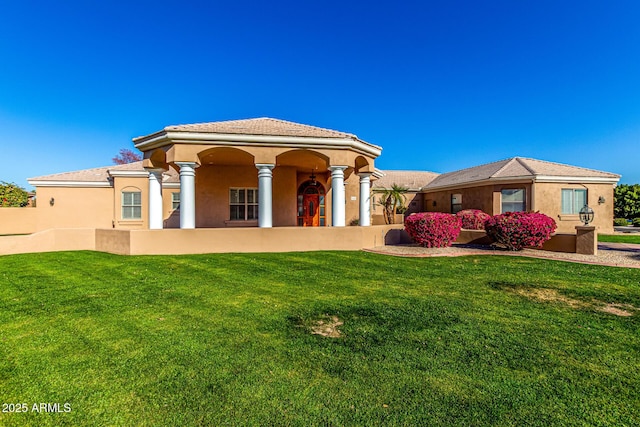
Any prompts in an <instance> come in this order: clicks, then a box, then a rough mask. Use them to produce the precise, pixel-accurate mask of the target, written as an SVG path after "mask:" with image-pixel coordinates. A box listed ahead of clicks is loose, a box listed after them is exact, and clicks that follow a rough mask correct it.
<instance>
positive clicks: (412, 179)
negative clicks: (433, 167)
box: [371, 170, 438, 190]
mask: <svg viewBox="0 0 640 427" xmlns="http://www.w3.org/2000/svg"><path fill="white" fill-rule="evenodd" d="M382 172H383V173H384V176H383V177H381V178H378V179H377V180H375V181H373V183H372V185H371V187H372V188H374V189H386V188H391V186H392V185H393V184H396V185H400V186H402V187H406V188H409V189H411V190H419V189H421V188H422V187H424V186H425V185H427V184H428V183H430V182H431V181H433V180H434V179H435V178H436V177H437V176H438V174H437V173H435V172H422V171H395V170H391V171H382Z"/></svg>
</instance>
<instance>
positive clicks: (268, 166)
mask: <svg viewBox="0 0 640 427" xmlns="http://www.w3.org/2000/svg"><path fill="white" fill-rule="evenodd" d="M275 167H276V165H274V164H273V163H256V168H257V169H269V170H271V169H273V168H275Z"/></svg>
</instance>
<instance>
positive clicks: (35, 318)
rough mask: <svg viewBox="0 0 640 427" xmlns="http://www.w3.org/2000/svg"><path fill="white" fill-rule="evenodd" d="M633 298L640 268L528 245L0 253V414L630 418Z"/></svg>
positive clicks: (309, 421)
mask: <svg viewBox="0 0 640 427" xmlns="http://www.w3.org/2000/svg"><path fill="white" fill-rule="evenodd" d="M605 303H617V304H624V305H625V306H622V307H619V308H622V309H625V310H626V311H628V312H630V313H634V315H633V316H630V317H622V316H618V315H614V314H609V313H606V312H603V311H601V310H600V309H601V308H602V307H603V306H604V305H605ZM634 307H635V308H637V307H640V270H638V269H624V268H609V267H602V266H592V265H581V264H573V263H562V262H556V261H546V260H535V259H527V258H521V257H500V256H478V257H461V258H422V259H421V258H394V257H385V256H381V255H376V254H369V253H364V252H318V253H298V254H259V255H256V254H243V255H234V254H229V255H194V256H163V257H161V256H139V257H124V256H116V255H109V254H102V253H93V252H75V253H71V252H66V253H49V254H30V255H12V256H3V257H0V324H1V325H2V329H1V335H0V400H1V401H2V402H3V403H20V404H21V403H25V404H27V407H28V412H27V413H7V412H4V413H0V425H3V426H27V425H33V426H43V425H70V426H81V425H100V426H101V425H109V426H133V425H136V426H182V425H212V426H221V425H295V426H314V425H322V426H326V425H336V426H343V425H366V426H374V425H407V426H415V425H424V426H438V425H442V426H451V425H454V426H455V425H464V426H469V425H473V426H476V425H514V426H521V425H527V426H535V425H538V426H549V425H563V426H564V425H601V426H605V425H610V426H625V425H627V426H629V425H637V423H638V420H640V333H639V331H640V312H638V311H636V310H635V308H634ZM334 316H335V317H336V318H337V319H338V320H339V321H341V322H343V323H344V324H343V325H341V326H340V327H339V328H338V330H339V331H340V332H341V334H342V335H341V336H340V337H338V338H330V337H324V336H321V335H316V334H312V333H311V331H312V329H313V328H314V327H315V326H316V325H317V322H318V321H320V320H322V321H325V322H328V321H331V319H332V318H333V317H334ZM40 403H59V404H60V409H61V410H64V404H65V403H67V404H69V406H68V408H70V409H71V412H68V413H39V412H34V411H33V405H34V404H36V405H38V404H40ZM11 408H12V407H11V406H9V405H5V406H4V407H3V409H4V410H5V411H6V410H10V409H11Z"/></svg>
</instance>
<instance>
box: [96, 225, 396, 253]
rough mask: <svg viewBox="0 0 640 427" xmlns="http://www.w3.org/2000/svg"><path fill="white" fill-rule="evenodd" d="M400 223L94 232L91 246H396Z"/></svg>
mask: <svg viewBox="0 0 640 427" xmlns="http://www.w3.org/2000/svg"><path fill="white" fill-rule="evenodd" d="M402 228H403V226H402V225H385V226H371V227H335V228H334V227H274V228H235V229H225V228H210V229H203V228H200V229H192V230H180V229H177V230H109V229H107V230H96V235H95V236H96V243H95V248H96V250H98V251H102V252H111V253H116V254H123V255H142V254H146V255H168V254H197V253H229V252H301V251H319V250H360V249H363V248H373V247H375V246H383V245H385V244H397V243H402V242H403V239H405V240H406V238H405V237H404V236H405V235H404V232H403V230H402Z"/></svg>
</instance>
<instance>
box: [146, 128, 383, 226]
mask: <svg viewBox="0 0 640 427" xmlns="http://www.w3.org/2000/svg"><path fill="white" fill-rule="evenodd" d="M134 143H135V144H136V147H137V148H138V149H140V150H141V151H142V152H143V153H144V163H143V165H144V167H145V169H146V170H147V171H148V173H149V200H148V207H149V208H148V215H149V221H148V222H149V228H150V229H161V228H165V227H167V226H168V224H169V223H170V221H167V220H168V218H166V217H164V213H163V204H166V201H164V200H163V191H162V188H163V174H164V173H165V172H167V171H168V170H169V168H172V169H173V170H175V171H176V172H177V173H178V174H179V208H178V209H176V210H175V211H174V212H172V215H173V217H174V218H173V220H174V221H173V224H176V225H179V228H181V229H193V228H228V227H256V226H257V227H259V228H271V227H296V226H301V227H323V226H332V227H344V226H345V225H355V224H357V225H360V226H365V227H366V226H369V225H370V224H371V201H370V183H371V178H372V175H373V171H374V159H375V158H376V157H377V156H379V155H380V152H381V149H380V147H377V146H374V145H371V144H369V143H367V142H364V141H361V140H360V139H358V138H357V137H356V136H355V135H352V134H346V133H342V132H337V131H332V130H328V129H322V128H316V127H312V126H306V125H300V124H297V123H291V122H285V121H281V120H275V119H266V118H265V119H251V120H237V121H232V122H216V123H205V124H197V125H182V126H171V127H167V128H165V129H163V130H162V131H160V132H157V133H154V134H151V135H148V136H144V137H140V138H136V139H134ZM165 195H166V193H165ZM169 219H170V218H169ZM169 227H171V226H170V225H169Z"/></svg>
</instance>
